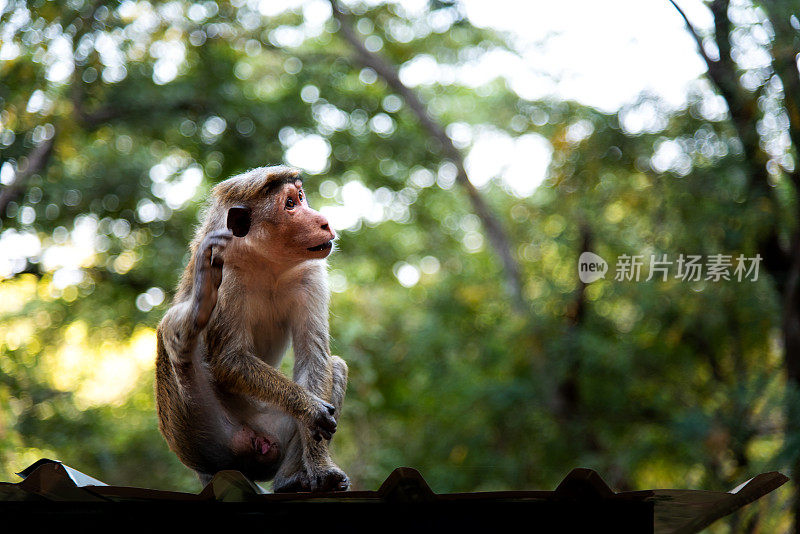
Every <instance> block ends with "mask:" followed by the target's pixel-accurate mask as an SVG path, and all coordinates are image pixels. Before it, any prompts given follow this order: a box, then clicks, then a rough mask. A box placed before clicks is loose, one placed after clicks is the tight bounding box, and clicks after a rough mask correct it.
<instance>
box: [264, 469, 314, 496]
mask: <svg viewBox="0 0 800 534" xmlns="http://www.w3.org/2000/svg"><path fill="white" fill-rule="evenodd" d="M272 491H274V492H275V493H301V492H308V491H311V482H310V481H309V479H308V473H306V472H305V470H303V471H298V472H297V473H294V474H293V475H291V476H289V477H287V478H281V479H279V478H275V482H274V483H273V484H272Z"/></svg>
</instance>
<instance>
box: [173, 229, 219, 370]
mask: <svg viewBox="0 0 800 534" xmlns="http://www.w3.org/2000/svg"><path fill="white" fill-rule="evenodd" d="M231 236H232V233H231V231H230V230H218V231H215V232H211V233H209V234H208V235H207V236H205V238H203V241H202V242H201V243H200V246H199V247H198V248H197V251H196V252H195V257H194V261H193V267H190V268H191V269H193V272H194V276H193V277H192V293H191V296H190V297H189V298H188V299H187V300H185V301H183V302H178V303H176V304H174V305H173V306H172V307H171V308H170V309H169V311H167V313H166V315H164V318H163V319H162V320H161V324H160V325H159V330H160V331H161V333H162V337H163V340H164V347H165V348H166V350H167V354H169V357H170V358H171V359H172V360H173V361H175V362H189V361H191V359H192V354H193V353H194V351H195V349H196V348H197V340H198V337H199V336H200V334H201V332H202V331H203V330H204V329H205V328H206V326H207V325H208V321H209V319H210V318H211V313H212V312H213V311H214V308H215V307H216V305H217V297H218V293H219V285H220V283H222V265H223V262H222V253H223V251H224V250H225V247H226V246H227V245H228V242H229V241H230V240H231Z"/></svg>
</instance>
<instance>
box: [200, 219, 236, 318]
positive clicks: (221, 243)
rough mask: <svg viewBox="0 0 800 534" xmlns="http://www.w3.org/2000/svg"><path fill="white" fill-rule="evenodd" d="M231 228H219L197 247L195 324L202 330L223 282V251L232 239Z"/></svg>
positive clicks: (209, 316) (215, 303)
mask: <svg viewBox="0 0 800 534" xmlns="http://www.w3.org/2000/svg"><path fill="white" fill-rule="evenodd" d="M232 236H233V233H232V232H231V231H230V230H227V229H225V230H217V231H215V232H211V233H209V234H208V235H206V236H205V238H203V241H202V242H201V243H200V246H199V247H198V248H197V256H196V257H195V263H194V265H195V269H194V294H193V301H194V302H193V311H194V326H195V328H197V329H198V330H202V329H204V328H205V327H206V325H207V324H208V320H209V319H210V318H211V312H213V311H214V307H215V306H216V305H217V292H218V290H219V285H220V284H221V283H222V263H223V252H224V250H225V247H227V246H228V243H229V242H230V240H231V237H232Z"/></svg>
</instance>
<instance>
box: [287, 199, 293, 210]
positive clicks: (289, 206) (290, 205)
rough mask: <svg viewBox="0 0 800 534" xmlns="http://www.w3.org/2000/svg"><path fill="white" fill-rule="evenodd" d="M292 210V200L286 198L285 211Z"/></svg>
mask: <svg viewBox="0 0 800 534" xmlns="http://www.w3.org/2000/svg"><path fill="white" fill-rule="evenodd" d="M292 208H294V200H293V199H291V198H287V199H286V209H287V210H290V209H292Z"/></svg>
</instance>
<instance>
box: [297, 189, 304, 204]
mask: <svg viewBox="0 0 800 534" xmlns="http://www.w3.org/2000/svg"><path fill="white" fill-rule="evenodd" d="M297 198H298V199H299V200H300V202H302V201H303V190H302V189H301V190H299V191H298V192H297Z"/></svg>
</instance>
